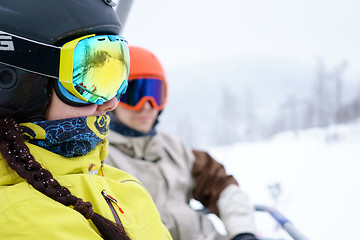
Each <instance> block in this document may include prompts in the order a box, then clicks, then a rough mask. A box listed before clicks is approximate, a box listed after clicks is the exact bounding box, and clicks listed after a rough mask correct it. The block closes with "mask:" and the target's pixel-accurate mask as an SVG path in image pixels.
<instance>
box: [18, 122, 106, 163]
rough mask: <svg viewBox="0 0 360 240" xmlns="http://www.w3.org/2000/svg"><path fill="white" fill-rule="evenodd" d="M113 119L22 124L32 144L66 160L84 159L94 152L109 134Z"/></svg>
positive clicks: (25, 134) (26, 136)
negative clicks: (71, 158)
mask: <svg viewBox="0 0 360 240" xmlns="http://www.w3.org/2000/svg"><path fill="white" fill-rule="evenodd" d="M109 123H110V118H109V116H108V115H105V116H90V117H77V118H69V119H60V120H53V121H40V122H29V123H22V124H20V126H21V127H22V129H23V131H24V136H25V138H26V139H27V140H29V142H30V143H32V144H35V145H37V146H39V147H42V148H44V149H46V150H49V151H51V152H53V153H56V154H59V155H61V156H64V157H76V156H82V155H85V154H87V153H88V152H90V151H91V150H93V149H94V148H95V147H96V146H97V145H98V144H99V143H100V142H102V141H103V140H104V139H105V138H106V137H107V135H108V134H109Z"/></svg>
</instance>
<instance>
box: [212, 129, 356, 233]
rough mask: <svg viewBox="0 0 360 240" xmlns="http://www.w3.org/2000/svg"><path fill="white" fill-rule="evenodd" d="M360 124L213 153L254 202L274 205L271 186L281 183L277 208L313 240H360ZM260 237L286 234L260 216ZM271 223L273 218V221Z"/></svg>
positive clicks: (258, 224) (233, 146) (224, 148)
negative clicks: (359, 221)
mask: <svg viewBox="0 0 360 240" xmlns="http://www.w3.org/2000/svg"><path fill="white" fill-rule="evenodd" d="M359 145H360V122H357V123H353V124H349V125H343V126H337V127H332V128H329V129H311V130H305V131H301V132H300V133H299V134H298V135H297V136H295V135H294V133H292V132H287V133H282V134H278V135H276V136H275V137H273V138H272V139H271V140H268V141H261V142H253V143H240V144H236V145H232V146H224V147H217V148H212V149H210V153H211V154H212V155H213V156H214V157H215V158H216V159H217V160H218V161H220V162H222V163H223V164H224V166H225V167H226V169H227V171H228V173H231V174H233V175H234V176H235V177H236V179H237V180H238V181H239V183H240V184H241V187H242V189H243V190H245V191H246V192H248V194H249V197H250V200H251V201H252V202H253V203H256V204H265V205H269V206H273V205H274V204H275V201H274V200H273V198H272V197H271V195H270V192H269V188H268V186H269V185H274V184H276V183H279V184H280V187H281V194H280V197H279V199H278V203H277V207H278V209H279V210H280V211H281V212H282V213H283V214H284V215H285V216H287V217H288V218H289V219H290V220H291V222H292V223H293V224H294V226H295V227H296V228H297V229H298V230H300V231H301V232H302V233H303V234H304V235H305V236H307V237H308V238H309V239H314V240H316V239H317V240H338V239H360V234H359V231H360V230H359V228H358V227H359V223H358V218H359V217H360V208H359V207H358V204H359V203H360V186H359V184H358V183H359V182H360V174H359V169H360V163H359V161H358V160H359V156H360V147H359ZM256 218H257V227H258V229H259V230H258V233H259V234H260V235H262V236H264V235H265V236H283V239H291V238H290V237H286V235H284V234H281V233H278V232H277V231H276V230H274V229H276V228H275V227H274V224H273V222H272V221H270V220H267V221H265V220H263V218H264V216H263V214H257V215H256ZM269 219H270V218H269Z"/></svg>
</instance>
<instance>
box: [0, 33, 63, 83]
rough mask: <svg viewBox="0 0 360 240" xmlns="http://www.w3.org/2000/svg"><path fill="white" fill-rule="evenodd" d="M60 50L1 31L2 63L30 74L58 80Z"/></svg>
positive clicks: (0, 53) (0, 52)
mask: <svg viewBox="0 0 360 240" xmlns="http://www.w3.org/2000/svg"><path fill="white" fill-rule="evenodd" d="M60 49H61V48H59V47H56V46H52V45H48V44H44V43H41V42H37V41H33V40H30V39H26V38H23V37H19V36H16V35H13V34H9V33H6V32H2V31H0V62H1V63H4V64H7V65H11V66H14V67H17V68H21V69H24V70H27V71H30V72H34V73H37V74H41V75H44V76H47V77H52V78H58V76H59V64H60Z"/></svg>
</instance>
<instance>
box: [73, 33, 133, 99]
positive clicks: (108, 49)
mask: <svg viewBox="0 0 360 240" xmlns="http://www.w3.org/2000/svg"><path fill="white" fill-rule="evenodd" d="M129 59H130V57H129V49H128V44H127V42H126V40H125V39H123V38H122V37H120V36H113V35H108V36H94V37H90V38H85V39H82V40H80V41H79V42H78V44H77V45H76V47H75V49H74V62H73V79H72V81H73V85H74V87H75V90H76V91H77V92H78V93H79V94H80V95H81V96H82V97H84V98H85V99H86V100H88V101H89V102H91V103H97V104H102V103H103V102H104V101H107V100H110V99H111V98H113V97H114V96H120V95H121V94H122V93H123V92H124V91H125V90H126V87H125V88H124V87H122V88H123V89H121V86H124V84H123V82H124V81H127V78H128V75H129Z"/></svg>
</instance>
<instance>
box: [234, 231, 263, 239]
mask: <svg viewBox="0 0 360 240" xmlns="http://www.w3.org/2000/svg"><path fill="white" fill-rule="evenodd" d="M231 240H257V238H256V237H255V236H254V235H253V234H251V233H241V234H238V235H236V236H235V237H233V238H232V239H231Z"/></svg>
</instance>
